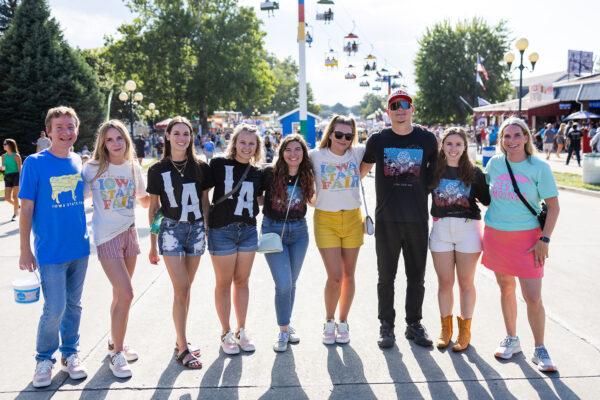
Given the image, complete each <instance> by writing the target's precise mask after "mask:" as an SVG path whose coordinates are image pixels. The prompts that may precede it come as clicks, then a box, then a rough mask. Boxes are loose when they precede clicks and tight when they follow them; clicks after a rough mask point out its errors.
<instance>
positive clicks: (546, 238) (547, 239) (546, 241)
mask: <svg viewBox="0 0 600 400" xmlns="http://www.w3.org/2000/svg"><path fill="white" fill-rule="evenodd" d="M540 240H541V241H542V242H544V243H550V238H549V237H547V236H540Z"/></svg>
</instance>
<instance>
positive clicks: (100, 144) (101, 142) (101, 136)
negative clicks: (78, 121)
mask: <svg viewBox="0 0 600 400" xmlns="http://www.w3.org/2000/svg"><path fill="white" fill-rule="evenodd" d="M109 129H116V130H117V131H119V133H120V134H121V136H123V139H124V140H125V154H124V156H125V161H126V162H129V163H130V164H133V162H134V161H133V160H135V159H136V157H135V155H134V153H133V145H132V143H131V137H129V132H128V131H127V127H125V125H124V124H123V123H122V122H121V121H119V120H116V119H112V120H110V121H106V122H104V123H102V125H100V127H99V128H98V135H97V136H96V144H95V145H94V152H93V153H92V157H91V159H90V164H94V165H97V166H98V172H97V173H96V176H94V179H97V178H98V177H99V176H100V175H102V174H103V173H104V172H106V170H108V164H109V154H108V149H107V148H106V134H107V133H108V131H109ZM133 179H135V174H133Z"/></svg>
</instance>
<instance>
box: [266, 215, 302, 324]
mask: <svg viewBox="0 0 600 400" xmlns="http://www.w3.org/2000/svg"><path fill="white" fill-rule="evenodd" d="M282 228H283V221H274V220H272V219H269V218H267V217H264V218H263V222H262V229H261V232H262V233H263V234H265V233H270V232H274V233H276V234H278V235H281V230H282ZM281 242H282V245H283V246H282V247H283V251H281V252H279V253H269V254H265V258H266V259H267V263H268V264H269V269H270V270H271V275H273V280H274V281H275V312H276V313H277V325H279V326H287V325H289V324H290V317H291V316H292V309H293V308H294V297H295V295H296V280H298V275H300V270H301V269H302V263H303V262H304V256H305V255H306V249H307V248H308V227H307V225H306V219H304V218H302V219H301V220H298V221H293V222H288V223H286V224H285V232H284V233H283V237H282V238H281Z"/></svg>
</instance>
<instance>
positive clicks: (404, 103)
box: [390, 100, 411, 111]
mask: <svg viewBox="0 0 600 400" xmlns="http://www.w3.org/2000/svg"><path fill="white" fill-rule="evenodd" d="M410 106H411V104H410V101H405V100H401V101H396V102H394V103H392V104H390V110H392V111H396V110H397V109H399V108H401V109H403V110H408V109H409V108H410Z"/></svg>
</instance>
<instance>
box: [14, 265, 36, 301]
mask: <svg viewBox="0 0 600 400" xmlns="http://www.w3.org/2000/svg"><path fill="white" fill-rule="evenodd" d="M33 275H34V276H33V277H32V276H29V277H27V278H20V279H15V280H14V281H12V285H13V289H14V292H15V301H16V302H17V303H21V304H26V303H35V302H36V301H38V300H39V299H40V287H41V284H40V278H39V276H38V274H37V272H34V273H33Z"/></svg>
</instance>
